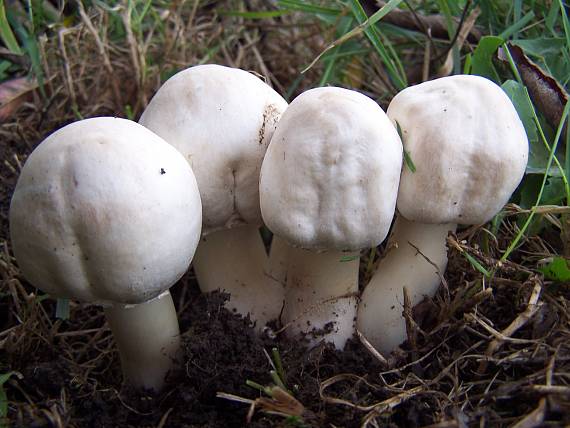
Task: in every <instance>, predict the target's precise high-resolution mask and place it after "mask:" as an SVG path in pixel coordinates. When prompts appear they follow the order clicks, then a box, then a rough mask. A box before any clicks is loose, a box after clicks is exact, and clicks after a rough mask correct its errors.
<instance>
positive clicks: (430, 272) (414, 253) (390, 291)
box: [357, 216, 456, 355]
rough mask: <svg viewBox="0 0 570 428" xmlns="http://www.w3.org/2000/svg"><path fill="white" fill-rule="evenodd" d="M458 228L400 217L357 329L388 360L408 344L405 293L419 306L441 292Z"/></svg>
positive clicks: (367, 293)
mask: <svg viewBox="0 0 570 428" xmlns="http://www.w3.org/2000/svg"><path fill="white" fill-rule="evenodd" d="M455 228H456V225H455V224H423V223H414V222H411V221H408V220H406V219H405V218H403V217H402V216H398V217H397V218H396V222H395V224H394V228H393V231H392V235H391V237H390V239H389V241H388V247H387V248H388V253H387V254H386V255H385V257H384V258H383V259H382V260H381V261H380V263H379V265H378V268H377V270H376V272H375V273H374V276H373V277H372V279H371V280H370V282H369V283H368V285H367V286H366V288H365V289H364V292H363V293H362V296H361V300H360V304H359V308H358V321H357V327H358V330H359V331H360V332H361V333H362V334H363V335H364V336H365V337H366V338H367V339H368V340H369V341H370V342H371V343H372V345H373V346H374V347H375V348H376V349H377V350H378V351H380V352H381V353H383V354H386V355H388V354H389V353H390V352H392V351H393V350H394V349H395V348H396V347H397V346H398V345H399V344H401V343H402V342H403V341H404V340H406V337H407V335H406V324H405V320H404V317H403V315H402V312H403V309H404V306H403V305H404V293H403V288H404V287H406V289H407V291H408V294H409V296H410V298H411V304H412V305H415V304H417V303H418V302H420V301H421V300H422V299H423V297H424V296H426V295H428V296H432V295H433V294H434V293H435V292H436V290H437V288H438V287H439V284H440V282H441V279H440V276H439V275H443V273H444V272H445V268H446V266H447V247H446V238H447V234H448V232H449V231H455ZM414 247H415V248H414ZM418 250H419V252H418ZM420 253H421V254H420ZM426 258H427V259H428V260H429V262H428V260H426ZM430 262H431V263H430ZM434 265H435V266H437V269H436V267H435V266H434ZM438 271H439V275H438Z"/></svg>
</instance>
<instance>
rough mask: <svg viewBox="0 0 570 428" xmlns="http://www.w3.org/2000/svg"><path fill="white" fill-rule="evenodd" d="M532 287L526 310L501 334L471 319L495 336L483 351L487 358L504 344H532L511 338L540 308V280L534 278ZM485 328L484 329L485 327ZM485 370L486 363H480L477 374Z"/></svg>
mask: <svg viewBox="0 0 570 428" xmlns="http://www.w3.org/2000/svg"><path fill="white" fill-rule="evenodd" d="M534 281H535V284H534V287H533V290H532V293H531V295H530V298H529V300H528V303H527V306H526V309H525V310H524V312H522V313H520V314H519V315H518V316H517V317H516V318H515V319H514V320H513V321H512V322H511V323H510V324H509V325H508V326H507V328H505V329H504V330H503V331H502V332H501V333H499V332H497V331H496V330H494V329H493V328H492V327H491V326H486V324H485V323H483V321H481V320H477V319H476V318H475V317H474V316H472V318H474V319H476V320H477V321H478V322H479V323H480V324H481V325H483V327H484V328H485V329H486V330H487V331H489V332H491V334H493V335H494V336H495V339H494V340H493V341H492V342H491V343H489V346H488V347H487V350H486V351H485V355H486V356H487V357H490V356H492V355H493V354H494V353H495V352H496V351H497V350H498V349H499V348H500V347H501V346H502V345H503V343H504V342H507V341H510V342H515V343H532V342H534V341H529V340H523V339H513V338H511V336H512V335H513V334H515V333H516V332H517V331H518V330H519V329H520V328H521V327H524V326H525V325H526V323H527V322H528V321H529V320H530V319H531V318H532V317H533V316H534V314H535V313H536V312H537V311H538V309H539V308H540V304H539V302H538V300H539V299H540V293H541V292H542V285H541V282H540V280H539V279H538V278H537V277H534ZM485 326H486V327H485ZM486 369H487V361H481V363H480V364H479V369H478V372H479V373H480V374H481V373H484V372H485V370H486Z"/></svg>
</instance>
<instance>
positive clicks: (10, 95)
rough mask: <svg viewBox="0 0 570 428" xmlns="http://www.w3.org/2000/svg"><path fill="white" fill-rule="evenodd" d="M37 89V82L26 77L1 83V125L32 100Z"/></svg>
mask: <svg viewBox="0 0 570 428" xmlns="http://www.w3.org/2000/svg"><path fill="white" fill-rule="evenodd" d="M37 87H38V83H37V82H36V81H35V80H28V79H27V78H25V77H18V78H16V79H12V80H7V81H6V82H2V83H0V123H3V122H6V121H8V120H10V119H11V117H12V116H13V115H14V114H15V113H16V112H17V111H18V109H19V108H20V106H21V105H22V104H23V103H25V102H26V101H29V100H30V99H31V98H32V95H33V91H34V90H35V89H37Z"/></svg>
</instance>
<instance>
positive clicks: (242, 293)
mask: <svg viewBox="0 0 570 428" xmlns="http://www.w3.org/2000/svg"><path fill="white" fill-rule="evenodd" d="M192 264H193V266H194V272H195V273H196V279H197V280H198V284H199V286H200V290H201V291H202V292H203V293H208V292H211V291H216V290H220V291H222V292H224V293H228V294H230V299H229V301H228V302H227V303H226V307H227V308H228V309H230V310H234V311H236V312H238V313H239V314H241V315H243V316H247V315H248V314H249V316H250V319H251V320H252V321H253V322H255V323H256V326H257V328H258V329H262V328H263V327H264V326H265V325H266V324H267V323H268V322H269V321H271V320H274V319H277V318H278V317H279V314H280V313H281V309H282V308H283V299H284V290H283V286H282V285H281V284H280V283H279V282H278V281H276V280H274V279H273V278H271V276H269V275H266V273H265V267H266V264H267V253H266V252H265V247H264V245H263V241H262V239H261V235H260V233H259V229H258V228H257V227H256V226H242V227H237V228H234V229H227V230H221V231H218V232H214V233H210V234H208V235H206V236H204V237H202V239H201V240H200V244H199V245H198V249H197V250H196V254H195V255H194V260H193V261H192Z"/></svg>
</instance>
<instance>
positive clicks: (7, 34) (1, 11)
mask: <svg viewBox="0 0 570 428" xmlns="http://www.w3.org/2000/svg"><path fill="white" fill-rule="evenodd" d="M0 38H1V39H2V41H3V42H4V44H5V45H6V47H7V48H8V50H10V52H12V53H13V54H15V55H22V53H23V52H22V49H20V45H18V41H17V40H16V37H15V36H14V33H13V32H12V28H11V27H10V23H9V22H8V17H7V16H6V8H5V7H4V0H0Z"/></svg>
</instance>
